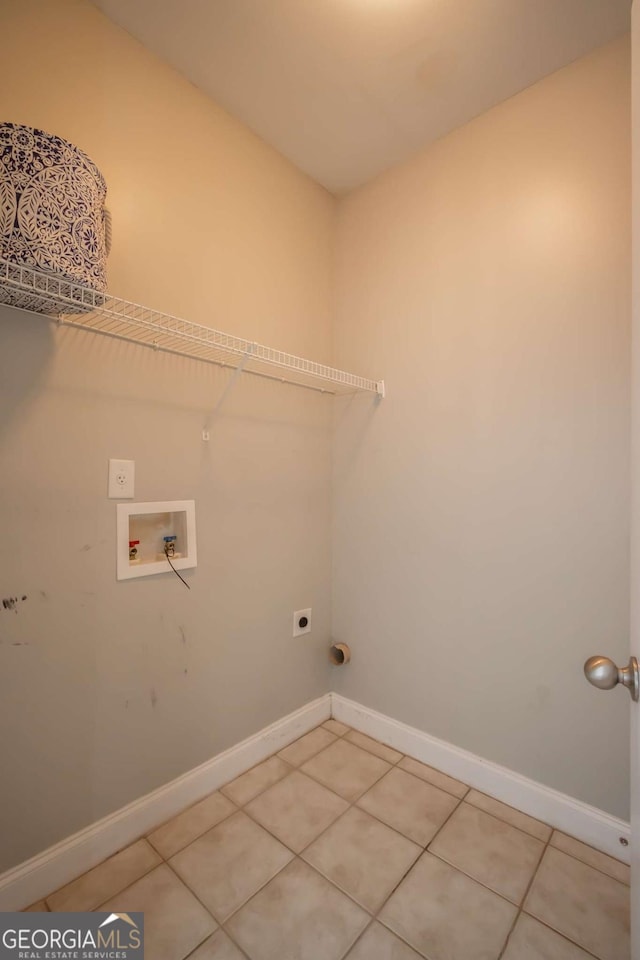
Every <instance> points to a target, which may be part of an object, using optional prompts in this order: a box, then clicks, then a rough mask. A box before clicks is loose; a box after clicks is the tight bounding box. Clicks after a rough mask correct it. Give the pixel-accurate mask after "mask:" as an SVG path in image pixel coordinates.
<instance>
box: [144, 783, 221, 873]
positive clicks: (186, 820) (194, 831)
mask: <svg viewBox="0 0 640 960" xmlns="http://www.w3.org/2000/svg"><path fill="white" fill-rule="evenodd" d="M235 810H236V807H235V805H234V804H233V803H231V801H230V800H227V798H226V797H223V796H222V794H220V793H212V794H211V796H209V797H205V798H204V800H201V801H200V802H199V803H196V804H194V805H193V806H192V807H189V808H188V809H187V810H184V811H183V812H182V813H180V814H178V816H177V817H174V818H173V820H169V821H168V822H167V823H165V824H163V825H162V826H161V827H159V828H158V829H157V830H154V831H153V833H150V834H149V836H148V837H147V839H148V841H149V843H151V844H152V845H153V846H154V847H155V849H156V850H157V851H158V853H159V854H160V856H161V857H164V859H165V860H168V859H169V857H172V856H173V854H174V853H177V852H178V850H182V848H183V847H186V846H187V845H188V844H189V843H191V842H192V841H193V840H196V839H197V837H201V836H202V834H203V833H206V831H207V830H210V829H211V827H215V825H216V824H217V823H220V821H221V820H224V819H225V818H226V817H228V816H230V815H231V814H232V813H234V812H235Z"/></svg>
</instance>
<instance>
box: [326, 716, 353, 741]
mask: <svg viewBox="0 0 640 960" xmlns="http://www.w3.org/2000/svg"><path fill="white" fill-rule="evenodd" d="M322 726H323V727H324V728H325V730H328V731H329V733H335V735H336V737H343V736H344V735H345V733H347V731H348V730H350V729H351V727H348V726H347V725H346V723H340V721H339V720H333V719H332V720H325V722H324V723H323V724H322Z"/></svg>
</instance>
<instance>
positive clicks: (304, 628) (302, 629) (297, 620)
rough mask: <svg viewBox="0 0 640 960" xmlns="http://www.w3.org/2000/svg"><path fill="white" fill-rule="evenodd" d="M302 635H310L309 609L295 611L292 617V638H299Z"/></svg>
mask: <svg viewBox="0 0 640 960" xmlns="http://www.w3.org/2000/svg"><path fill="white" fill-rule="evenodd" d="M303 633H311V607H308V608H307V609H306V610H296V612H295V613H294V615H293V635H294V637H301V636H302V635H303Z"/></svg>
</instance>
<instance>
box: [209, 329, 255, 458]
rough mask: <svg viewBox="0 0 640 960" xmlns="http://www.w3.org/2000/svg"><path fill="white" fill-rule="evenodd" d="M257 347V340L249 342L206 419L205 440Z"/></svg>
mask: <svg viewBox="0 0 640 960" xmlns="http://www.w3.org/2000/svg"><path fill="white" fill-rule="evenodd" d="M257 347H258V344H257V343H256V342H254V343H250V344H249V346H248V348H247V350H246V351H245V352H244V353H243V355H242V359H241V360H240V363H239V364H238V366H237V367H236V368H235V370H234V371H233V374H232V376H231V379H230V380H229V383H228V384H227V385H226V387H225V388H224V390H223V391H222V393H221V394H220V397H219V398H218V402H217V403H216V405H215V407H214V408H213V410H211V412H210V413H209V416H208V417H207V419H206V420H205V423H204V426H203V428H202V439H203V440H204V441H207V440H209V438H210V435H211V421H212V420H213V418H214V416H215V415H216V413H217V412H218V410H219V409H220V407H221V406H222V404H223V403H224V401H225V398H226V396H227V394H228V393H230V392H231V390H232V389H233V387H234V386H235V383H236V380H237V379H238V377H239V376H240V374H241V373H242V371H243V370H244V368H245V367H246V365H247V363H248V361H249V360H250V359H251V357H252V356H253V354H254V353H255V351H256V349H257Z"/></svg>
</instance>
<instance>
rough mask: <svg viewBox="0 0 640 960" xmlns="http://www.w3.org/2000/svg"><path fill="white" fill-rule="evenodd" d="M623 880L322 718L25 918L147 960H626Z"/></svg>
mask: <svg viewBox="0 0 640 960" xmlns="http://www.w3.org/2000/svg"><path fill="white" fill-rule="evenodd" d="M628 884H629V868H628V867H627V866H625V865H624V864H622V863H620V862H619V861H617V860H614V859H612V858H611V857H607V856H605V855H604V854H602V853H599V852H598V851H596V850H593V849H592V848H591V847H587V846H585V845H584V844H583V843H580V842H579V841H577V840H574V839H573V838H571V837H568V836H566V835H565V834H562V833H558V832H557V831H552V829H551V828H550V827H548V826H546V825H545V824H543V823H540V822H539V821H537V820H533V819H532V818H531V817H528V816H526V815H525V814H523V813H520V812H519V811H518V810H514V809H513V808H511V807H507V806H505V805H504V804H503V803H499V802H498V801H497V800H493V799H491V798H490V797H486V796H484V795H483V794H481V793H478V792H477V791H475V790H470V789H469V788H468V787H467V786H466V785H465V784H463V783H460V782H459V781H457V780H453V779H452V778H451V777H448V776H446V775H445V774H443V773H440V772H439V771H437V770H434V769H432V768H431V767H427V766H424V764H421V763H418V762H417V761H416V760H412V759H411V758H410V757H403V756H402V754H400V753H398V752H397V751H396V750H392V749H391V748H390V747H387V746H384V745H383V744H381V743H377V742H376V741H375V740H371V739H370V738H369V737H366V736H364V734H361V733H357V732H356V731H355V730H350V729H349V728H348V727H345V726H344V725H343V724H340V723H338V722H337V721H335V720H328V721H327V722H326V723H324V724H323V725H322V726H321V727H318V728H317V729H316V730H313V731H311V733H308V734H307V735H306V736H304V737H301V739H300V740H297V741H296V742H295V743H292V744H291V745H290V746H288V747H286V748H285V749H284V750H281V751H280V753H279V754H277V755H276V756H273V757H270V758H269V759H268V760H266V761H264V763H261V764H259V765H258V766H257V767H254V768H253V770H249V772H248V773H245V774H243V775H242V776H241V777H238V779H237V780H234V781H233V782H232V783H229V784H227V785H226V786H224V787H222V789H221V790H220V791H217V792H216V793H213V794H212V795H211V796H209V797H207V798H205V799H204V800H202V801H200V802H199V803H197V804H195V806H193V807H190V808H189V809H188V810H185V811H184V812H183V813H181V814H180V815H179V816H177V817H175V818H174V819H173V820H171V821H169V823H166V824H164V825H163V826H161V827H159V828H158V829H157V830H154V831H153V833H151V834H149V836H147V837H146V838H143V839H140V840H138V841H137V842H136V843H134V844H132V845H131V846H129V847H127V848H126V849H125V850H122V851H120V853H117V854H116V855H115V856H113V857H111V858H110V859H109V860H107V861H105V862H104V863H102V864H100V865H99V866H97V867H95V868H94V869H93V870H91V871H89V873H87V874H85V875H84V876H82V877H79V878H78V879H77V880H74V881H73V883H70V884H67V886H65V887H63V888H62V889H61V890H57V891H56V892H55V893H52V894H51V896H49V897H47V898H46V901H41V902H40V903H38V904H34V905H33V907H31V908H30V909H31V910H38V909H39V910H46V909H48V910H54V911H55V910H97V909H100V910H109V911H116V912H120V911H124V912H126V911H130V910H142V911H144V913H145V935H146V945H147V947H146V956H147V957H148V958H149V960H187V958H189V960H247V958H249V960H343V958H344V960H420V958H427V960H498V958H502V960H588V958H594V957H595V958H598V960H629V890H628Z"/></svg>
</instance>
